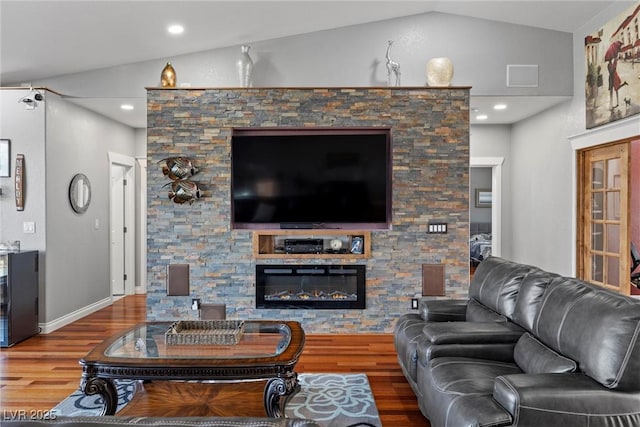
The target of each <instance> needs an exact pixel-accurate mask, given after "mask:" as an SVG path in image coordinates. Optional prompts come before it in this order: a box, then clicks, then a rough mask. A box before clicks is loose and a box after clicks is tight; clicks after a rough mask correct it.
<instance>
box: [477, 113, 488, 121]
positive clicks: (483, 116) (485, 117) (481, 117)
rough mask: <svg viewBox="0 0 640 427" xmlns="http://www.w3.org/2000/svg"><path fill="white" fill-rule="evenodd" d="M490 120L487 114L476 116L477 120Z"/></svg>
mask: <svg viewBox="0 0 640 427" xmlns="http://www.w3.org/2000/svg"><path fill="white" fill-rule="evenodd" d="M488 118H489V116H487V115H486V114H478V115H477V116H476V120H487V119H488Z"/></svg>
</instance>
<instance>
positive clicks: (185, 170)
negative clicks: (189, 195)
mask: <svg viewBox="0 0 640 427" xmlns="http://www.w3.org/2000/svg"><path fill="white" fill-rule="evenodd" d="M162 162H164V164H163V165H162V173H163V174H165V175H166V176H168V177H169V178H171V179H172V180H174V181H175V180H178V179H185V178H189V177H191V176H193V175H195V174H197V173H198V172H200V169H199V168H198V167H197V166H196V165H194V163H193V161H192V160H191V159H190V158H188V157H182V156H180V157H167V158H166V159H162V160H160V161H159V162H158V163H162Z"/></svg>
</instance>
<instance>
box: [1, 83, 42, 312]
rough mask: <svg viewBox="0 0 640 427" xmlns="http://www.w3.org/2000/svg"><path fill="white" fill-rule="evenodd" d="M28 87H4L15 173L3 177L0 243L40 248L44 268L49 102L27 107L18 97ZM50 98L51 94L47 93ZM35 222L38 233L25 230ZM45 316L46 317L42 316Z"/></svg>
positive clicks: (4, 127) (4, 133)
mask: <svg viewBox="0 0 640 427" xmlns="http://www.w3.org/2000/svg"><path fill="white" fill-rule="evenodd" d="M28 93H29V90H28V89H2V90H0V138H2V139H10V140H11V176H10V177H8V178H0V187H1V188H2V196H0V242H7V241H15V240H19V241H20V249H21V250H37V251H39V253H40V254H39V263H40V271H44V268H45V265H46V252H45V249H46V221H45V219H46V213H45V200H44V194H45V189H46V181H45V154H44V146H45V102H46V101H44V102H38V103H37V106H36V108H35V109H33V110H27V109H26V108H25V105H24V104H22V103H18V100H19V99H20V98H22V97H23V96H25V95H27V94H28ZM44 96H45V99H47V97H48V94H46V93H45V94H44ZM16 154H24V156H25V183H24V184H25V204H24V210H23V211H18V210H16V204H15V198H14V181H15V160H16ZM24 222H33V223H34V224H35V233H33V234H25V233H23V223H24ZM43 289H44V276H43V275H40V314H41V316H42V313H43V312H44V305H43V298H42V296H43ZM41 318H42V317H41Z"/></svg>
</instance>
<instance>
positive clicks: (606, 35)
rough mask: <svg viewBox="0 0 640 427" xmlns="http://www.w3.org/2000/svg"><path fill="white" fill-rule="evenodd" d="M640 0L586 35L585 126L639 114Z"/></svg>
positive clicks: (591, 126) (589, 127)
mask: <svg viewBox="0 0 640 427" xmlns="http://www.w3.org/2000/svg"><path fill="white" fill-rule="evenodd" d="M639 21H640V3H636V4H635V6H632V7H630V8H629V9H627V10H626V11H625V12H624V13H622V14H620V15H619V16H617V17H615V18H614V19H612V20H611V21H609V22H607V23H606V24H605V25H603V26H602V27H601V28H598V29H596V30H595V31H594V32H593V33H591V34H589V35H587V37H585V39H584V47H585V50H584V51H585V64H586V67H587V68H586V76H585V100H586V105H585V107H586V125H587V129H591V128H593V127H596V126H601V125H604V124H607V123H611V122H613V121H615V120H620V119H623V118H625V117H629V116H632V115H635V114H638V113H640V78H638V77H640V71H639V69H640V34H639V32H638V22H639Z"/></svg>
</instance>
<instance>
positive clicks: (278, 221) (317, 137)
mask: <svg viewBox="0 0 640 427" xmlns="http://www.w3.org/2000/svg"><path fill="white" fill-rule="evenodd" d="M391 165H392V162H391V131H390V129H388V128H349V129H337V128H324V129H321V128H313V129H306V128H304V129H301V128H284V129H283V128H270V129H234V130H233V134H232V138H231V215H232V227H233V228H245V229H246V228H249V229H251V228H254V229H275V228H325V229H334V228H335V229H387V228H389V224H390V223H391Z"/></svg>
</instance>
